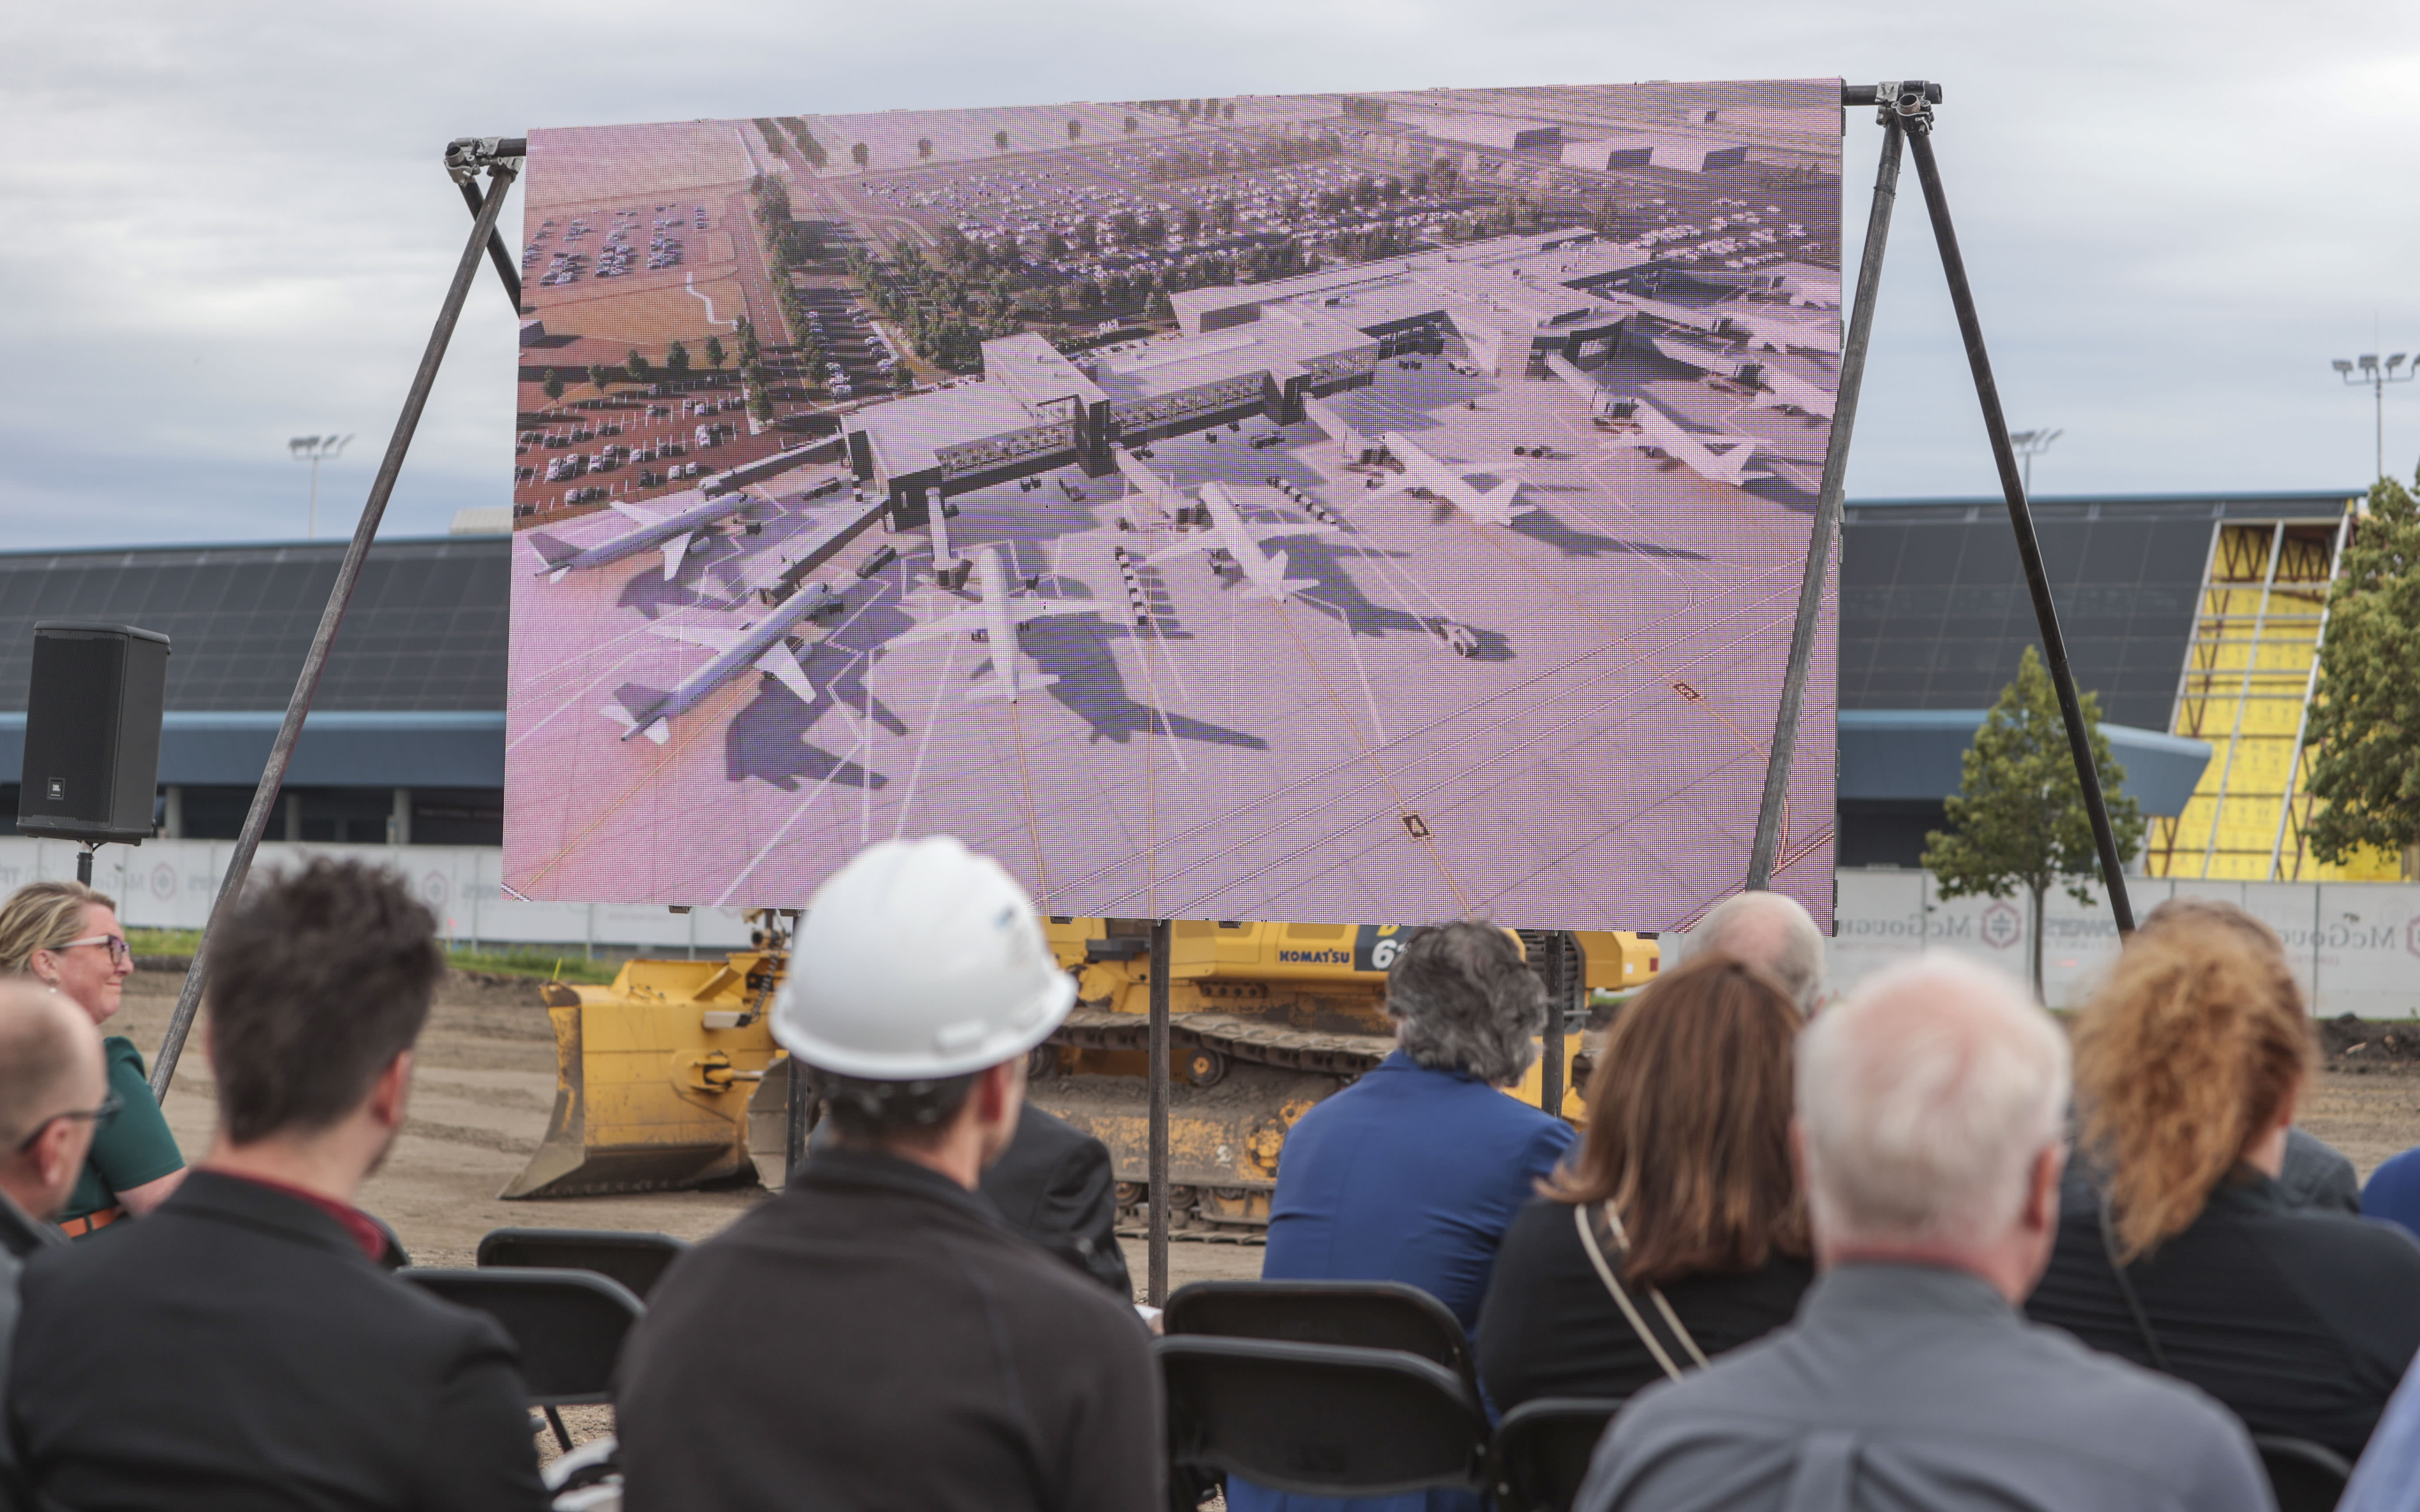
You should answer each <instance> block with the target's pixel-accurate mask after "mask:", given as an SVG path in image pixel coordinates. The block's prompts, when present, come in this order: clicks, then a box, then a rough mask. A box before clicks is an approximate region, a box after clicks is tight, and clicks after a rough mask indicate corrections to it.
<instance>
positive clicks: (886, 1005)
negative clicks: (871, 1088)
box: [773, 835, 1076, 1082]
mask: <svg viewBox="0 0 2420 1512" xmlns="http://www.w3.org/2000/svg"><path fill="white" fill-rule="evenodd" d="M1075 1001H1076V979H1074V978H1073V977H1070V976H1069V975H1067V973H1065V972H1064V971H1062V970H1060V969H1059V964H1058V963H1057V962H1056V961H1055V960H1053V959H1052V958H1051V955H1050V949H1049V946H1048V945H1047V942H1045V940H1044V939H1043V936H1042V924H1041V921H1040V920H1038V919H1037V918H1034V916H1033V904H1032V902H1031V901H1030V900H1028V899H1027V897H1026V896H1025V889H1024V888H1022V887H1018V886H1017V885H1016V880H1015V879H1014V878H1012V877H1011V876H1010V875H1009V874H1008V872H1005V871H1004V870H1002V869H1001V864H1000V863H999V862H998V861H995V860H993V859H992V858H991V857H989V856H977V855H976V854H974V853H973V852H972V851H970V850H968V849H967V848H966V847H965V846H964V845H961V844H959V843H958V842H957V841H954V840H952V839H950V838H949V837H947V836H942V835H937V836H933V837H930V838H928V839H925V840H913V841H895V840H894V841H883V842H881V843H880V844H878V845H872V846H869V847H867V848H866V849H865V850H863V851H861V852H859V853H858V855H857V856H856V857H855V858H854V859H852V860H851V861H850V862H849V863H848V864H847V865H846V866H845V867H842V868H841V869H840V870H839V871H838V872H834V873H833V874H832V876H831V878H830V880H829V881H827V882H825V884H824V885H823V887H821V888H819V889H817V891H816V893H815V896H814V901H813V902H812V903H809V904H808V905H807V917H806V918H805V919H803V920H802V921H801V922H800V923H799V931H798V934H797V936H796V937H795V938H794V939H793V940H792V941H791V944H790V976H789V980H788V981H787V982H786V983H784V984H783V988H782V995H781V997H780V998H779V999H778V1000H777V1001H776V1002H775V1003H774V1005H773V1038H774V1039H775V1040H777V1041H780V1042H781V1045H782V1048H783V1049H784V1050H787V1051H788V1052H790V1054H792V1055H794V1056H796V1057H799V1061H800V1062H801V1063H803V1064H805V1065H809V1066H813V1067H815V1068H816V1069H817V1070H819V1071H828V1072H832V1073H833V1074H835V1075H840V1076H854V1077H859V1078H861V1079H863V1080H867V1081H893V1082H905V1081H924V1080H930V1079H935V1078H939V1077H943V1076H959V1075H964V1074H966V1073H967V1072H976V1071H981V1070H983V1069H984V1068H985V1067H986V1066H995V1065H998V1064H1000V1063H1001V1061H1003V1060H1008V1059H1011V1058H1013V1057H1017V1056H1021V1055H1023V1054H1024V1053H1025V1052H1027V1051H1028V1050H1031V1049H1032V1048H1033V1047H1034V1046H1035V1045H1037V1044H1040V1043H1041V1042H1042V1041H1044V1040H1046V1039H1047V1038H1048V1037H1049V1035H1050V1031H1051V1030H1053V1029H1055V1028H1057V1027H1058V1026H1059V1025H1060V1022H1061V1021H1062V1020H1063V1019H1064V1018H1066V1016H1067V1010H1068V1009H1069V1008H1070V1007H1071V1006H1073V1005H1074V1003H1075Z"/></svg>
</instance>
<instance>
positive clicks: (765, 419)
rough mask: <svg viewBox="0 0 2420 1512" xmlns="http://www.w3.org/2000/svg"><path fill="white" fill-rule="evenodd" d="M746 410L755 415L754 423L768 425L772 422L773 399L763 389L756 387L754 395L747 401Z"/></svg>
mask: <svg viewBox="0 0 2420 1512" xmlns="http://www.w3.org/2000/svg"><path fill="white" fill-rule="evenodd" d="M748 412H749V413H750V414H751V415H752V416H754V417H755V420H756V424H760V425H769V424H772V423H773V401H772V399H771V398H770V397H769V396H768V395H767V393H765V391H764V390H763V389H758V390H757V391H756V397H754V398H753V399H751V400H749V401H748Z"/></svg>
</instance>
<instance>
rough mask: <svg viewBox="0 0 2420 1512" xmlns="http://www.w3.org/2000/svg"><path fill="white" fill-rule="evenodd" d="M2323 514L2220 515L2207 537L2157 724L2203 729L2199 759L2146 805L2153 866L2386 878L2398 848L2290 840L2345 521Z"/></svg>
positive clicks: (2183, 871) (2301, 819) (2163, 872)
mask: <svg viewBox="0 0 2420 1512" xmlns="http://www.w3.org/2000/svg"><path fill="white" fill-rule="evenodd" d="M2351 525H2352V515H2351V512H2350V509H2348V510H2347V512H2346V514H2345V515H2344V516H2343V517H2340V518H2337V519H2335V520H2312V519H2300V520H2272V521H2264V522H2260V523H2243V522H2238V521H2232V520H2230V521H2227V522H2226V523H2224V524H2221V525H2220V526H2219V527H2218V528H2217V532H2216V535H2215V536H2214V538H2213V539H2212V541H2211V554H2210V563H2209V565H2208V567H2206V568H2205V569H2204V571H2203V573H2202V586H2201V596H2200V600H2199V603H2198V606H2197V613H2196V614H2195V621H2194V631H2193V640H2192V643H2191V644H2190V646H2189V647H2188V649H2187V650H2186V653H2185V665H2184V671H2183V673H2182V674H2181V676H2180V678H2179V680H2178V684H2177V702H2176V712H2175V714H2174V716H2173V717H2172V718H2171V720H2170V724H2169V730H2170V733H2174V734H2180V735H2189V736H2192V737H2193V738H2195V739H2196V740H2206V741H2208V742H2210V745H2211V758H2210V764H2209V766H2207V767H2205V768H2204V769H2203V771H2202V775H2201V781H2200V783H2199V785H2198V786H2196V787H2195V790H2194V795H2193V798H2192V801H2190V802H2188V803H2187V804H2186V805H2185V810H2184V812H2183V813H2181V814H2179V815H2178V816H2177V817H2175V818H2173V819H2154V820H2152V821H2151V828H2150V833H2149V837H2148V843H2147V845H2146V847H2145V851H2146V855H2145V858H2144V859H2145V863H2146V868H2147V870H2148V871H2149V873H2150V874H2151V875H2152V876H2155V877H2196V878H2207V879H2213V880H2214V879H2219V878H2225V879H2228V880H2233V881H2242V882H2292V881H2327V882H2338V881H2342V882H2366V881H2392V880H2394V879H2395V878H2396V877H2397V876H2398V875H2399V874H2400V870H2401V868H2400V861H2399V858H2398V857H2394V856H2383V855H2381V856H2375V857H2371V856H2364V857H2362V858H2361V859H2359V860H2358V861H2356V862H2354V863H2351V864H2349V865H2322V864H2320V863H2319V861H2317V860H2316V859H2314V858H2312V857H2311V856H2309V855H2308V854H2307V851H2306V847H2305V846H2304V840H2303V832H2304V828H2305V826H2306V825H2308V824H2309V822H2310V815H2311V797H2310V795H2309V794H2308V793H2306V792H2305V791H2304V780H2305V779H2306V777H2307V775H2308V768H2309V763H2308V762H2307V761H2306V760H2305V759H2304V751H2303V735H2304V729H2305V727H2306V725H2307V723H2308V721H2309V714H2310V702H2311V694H2312V692H2313V690H2314V689H2315V688H2316V687H2317V686H2318V683H2319V647H2320V645H2321V643H2322V642H2323V640H2325V638H2326V635H2327V623H2328V589H2329V586H2330V585H2331V584H2332V583H2333V582H2334V581H2335V575H2336V563H2337V561H2338V559H2339V558H2340V557H2341V556H2342V555H2343V552H2344V545H2345V539H2346V534H2347V532H2349V531H2350V529H2351Z"/></svg>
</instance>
